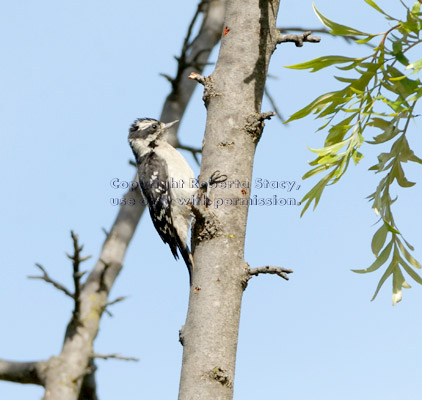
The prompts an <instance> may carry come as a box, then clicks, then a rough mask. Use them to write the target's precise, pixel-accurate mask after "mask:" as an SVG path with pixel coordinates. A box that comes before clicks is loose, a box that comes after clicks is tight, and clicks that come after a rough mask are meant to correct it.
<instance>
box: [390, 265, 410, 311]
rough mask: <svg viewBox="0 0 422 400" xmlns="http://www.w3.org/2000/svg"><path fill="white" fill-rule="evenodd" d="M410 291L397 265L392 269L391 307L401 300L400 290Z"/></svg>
mask: <svg viewBox="0 0 422 400" xmlns="http://www.w3.org/2000/svg"><path fill="white" fill-rule="evenodd" d="M403 287H404V288H406V289H410V285H409V284H408V283H407V282H406V281H405V279H404V276H403V273H402V272H401V269H400V267H399V265H398V260H397V263H396V264H395V266H394V269H393V306H395V305H396V304H397V303H398V302H400V301H401V299H402V291H401V289H402V288H403Z"/></svg>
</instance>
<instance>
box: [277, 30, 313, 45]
mask: <svg viewBox="0 0 422 400" xmlns="http://www.w3.org/2000/svg"><path fill="white" fill-rule="evenodd" d="M311 34H312V32H311V31H306V32H304V33H302V34H301V35H294V34H292V33H290V34H287V35H282V34H280V36H279V38H278V39H277V44H280V43H286V42H293V43H294V44H295V45H296V47H302V46H303V43H304V42H309V43H319V42H320V41H321V38H320V37H319V36H311Z"/></svg>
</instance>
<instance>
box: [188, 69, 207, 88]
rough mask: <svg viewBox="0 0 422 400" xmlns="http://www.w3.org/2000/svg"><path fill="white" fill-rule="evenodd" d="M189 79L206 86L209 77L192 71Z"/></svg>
mask: <svg viewBox="0 0 422 400" xmlns="http://www.w3.org/2000/svg"><path fill="white" fill-rule="evenodd" d="M188 78H189V79H192V80H194V81H197V82H199V83H200V84H201V85H204V86H205V83H206V82H207V78H206V77H205V76H204V75H201V74H198V73H197V72H191V73H190V74H189V76H188Z"/></svg>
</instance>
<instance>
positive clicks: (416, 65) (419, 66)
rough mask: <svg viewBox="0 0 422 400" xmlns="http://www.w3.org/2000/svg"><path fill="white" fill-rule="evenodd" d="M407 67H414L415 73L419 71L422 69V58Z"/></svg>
mask: <svg viewBox="0 0 422 400" xmlns="http://www.w3.org/2000/svg"><path fill="white" fill-rule="evenodd" d="M406 69H413V70H414V71H413V73H416V72H419V71H420V70H421V69H422V58H421V59H420V60H418V61H415V62H414V63H411V64H409V65H408V66H407V67H406Z"/></svg>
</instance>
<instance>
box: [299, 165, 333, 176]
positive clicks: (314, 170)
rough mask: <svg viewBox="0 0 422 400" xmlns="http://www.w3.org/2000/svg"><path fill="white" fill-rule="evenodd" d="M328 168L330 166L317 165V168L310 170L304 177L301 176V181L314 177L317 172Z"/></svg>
mask: <svg viewBox="0 0 422 400" xmlns="http://www.w3.org/2000/svg"><path fill="white" fill-rule="evenodd" d="M328 168H330V165H318V167H315V168H312V169H311V170H310V171H308V172H307V173H306V174H305V175H303V176H302V179H307V178H310V177H311V176H314V175H316V174H318V173H319V172H322V171H326V170H327V169H328Z"/></svg>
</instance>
